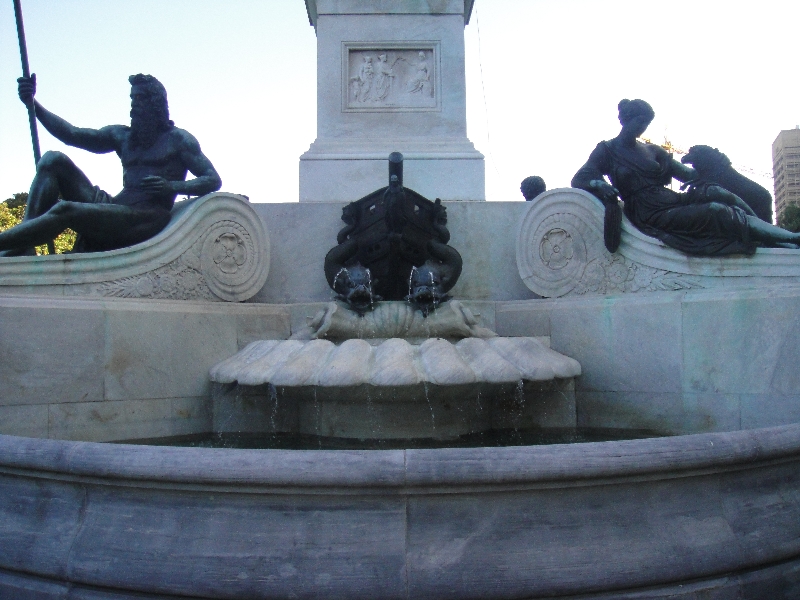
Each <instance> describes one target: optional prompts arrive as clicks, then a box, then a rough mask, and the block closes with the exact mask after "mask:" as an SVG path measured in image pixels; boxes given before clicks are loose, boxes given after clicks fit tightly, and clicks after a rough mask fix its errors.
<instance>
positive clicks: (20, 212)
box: [0, 192, 76, 255]
mask: <svg viewBox="0 0 800 600" xmlns="http://www.w3.org/2000/svg"><path fill="white" fill-rule="evenodd" d="M27 201H28V193H27V192H21V193H19V194H14V195H13V196H12V197H11V198H8V199H7V200H5V201H3V202H0V231H5V230H6V229H10V228H11V227H14V225H19V224H20V223H21V222H22V218H23V217H24V216H25V204H26V203H27ZM75 237H76V234H75V232H74V231H72V230H71V229H67V230H65V231H63V232H62V233H61V234H60V235H59V236H58V237H57V238H56V239H55V240H54V242H55V247H56V254H64V253H65V252H69V251H70V250H72V247H73V246H74V245H75ZM36 254H39V255H41V254H47V246H37V247H36Z"/></svg>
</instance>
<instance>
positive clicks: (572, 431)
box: [117, 428, 663, 450]
mask: <svg viewBox="0 0 800 600" xmlns="http://www.w3.org/2000/svg"><path fill="white" fill-rule="evenodd" d="M662 436H663V434H659V433H656V432H653V431H649V430H644V429H599V428H548V429H538V430H525V431H517V430H493V431H488V432H483V433H473V434H469V435H464V436H461V437H459V438H456V439H453V440H435V439H353V438H333V437H324V436H316V435H304V434H297V433H202V434H194V435H186V436H177V437H165V438H149V439H138V440H120V441H119V442H117V443H126V444H140V445H148V446H187V447H192V448H235V449H240V450H244V449H251V450H259V449H261V450H267V449H271V450H398V449H404V448H481V447H490V446H495V447H496V446H543V445H548V444H579V443H585V442H611V441H618V440H636V439H643V438H652V437H662Z"/></svg>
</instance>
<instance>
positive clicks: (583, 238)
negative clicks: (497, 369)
mask: <svg viewBox="0 0 800 600" xmlns="http://www.w3.org/2000/svg"><path fill="white" fill-rule="evenodd" d="M526 209H527V210H526V213H525V215H524V217H523V218H522V220H521V221H520V224H519V227H518V233H517V267H518V269H519V275H520V277H521V278H522V280H523V281H524V282H525V285H527V286H528V288H529V289H530V290H531V291H532V292H534V293H536V294H538V295H540V296H544V297H547V298H556V297H561V296H566V295H572V296H576V295H577V296H581V295H587V294H588V295H592V294H629V293H641V292H654V291H674V290H691V289H733V288H735V289H758V288H763V287H768V286H782V285H798V284H800V252H797V251H796V250H787V249H782V248H760V249H759V250H758V251H757V252H756V254H755V255H754V256H726V257H721V258H714V257H709V258H705V257H697V256H688V255H686V254H684V253H683V252H680V251H678V250H674V249H672V248H669V247H667V246H666V245H665V244H663V243H662V242H660V241H659V240H657V239H655V238H651V237H649V236H647V235H645V234H643V233H642V232H641V231H639V230H638V229H636V227H634V226H633V225H632V224H631V223H630V221H628V219H627V218H626V217H623V221H622V240H621V243H620V246H619V249H618V250H617V251H616V252H615V253H614V254H611V253H609V252H608V250H606V248H605V246H604V244H603V206H602V204H601V203H600V201H599V200H597V199H596V198H595V197H594V196H592V195H591V194H589V193H588V192H584V191H583V190H579V189H574V188H564V189H555V190H550V191H548V192H545V193H544V194H542V195H541V196H539V197H538V198H537V199H536V202H532V203H529V205H528V206H526ZM465 262H466V261H465Z"/></svg>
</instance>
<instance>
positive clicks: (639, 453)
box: [0, 425, 800, 600]
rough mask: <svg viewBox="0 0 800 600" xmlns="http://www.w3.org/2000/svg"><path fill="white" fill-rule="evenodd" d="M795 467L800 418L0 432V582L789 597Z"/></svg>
mask: <svg viewBox="0 0 800 600" xmlns="http://www.w3.org/2000/svg"><path fill="white" fill-rule="evenodd" d="M799 462H800V426H798V425H789V426H783V427H777V428H769V429H763V430H751V431H747V432H733V433H714V434H703V435H698V436H683V437H676V438H657V439H650V440H637V441H627V442H607V443H602V444H577V445H557V446H543V447H507V448H472V449H465V448H462V449H447V450H405V451H363V452H342V451H305V452H296V451H248V450H210V449H199V448H157V447H141V446H140V447H136V446H125V445H107V444H102V445H99V444H92V443H83V442H61V441H48V440H29V439H25V438H13V437H9V436H0V489H2V492H3V493H1V494H0V595H2V596H4V597H5V596H9V597H14V598H47V599H48V600H49V599H53V598H62V597H63V593H64V585H65V584H66V583H67V582H69V586H70V594H71V595H74V596H75V597H77V598H85V599H89V598H91V599H93V600H101V599H102V600H111V599H112V598H117V599H120V598H125V599H127V598H131V599H134V598H141V597H142V595H143V597H146V598H147V597H152V598H169V597H171V596H172V597H174V596H182V597H186V596H189V597H205V598H234V597H239V598H253V597H266V596H273V597H288V596H290V595H292V594H296V595H297V596H298V597H308V598H310V597H314V598H342V597H346V598H365V599H366V598H407V597H423V598H433V597H438V598H463V597H481V598H490V599H491V598H509V597H525V598H548V597H553V596H559V597H565V598H570V597H581V598H598V599H600V598H607V597H616V598H627V599H633V598H637V597H638V598H641V597H642V596H641V594H642V591H641V590H642V588H646V589H647V595H648V597H655V598H659V597H663V598H667V597H673V598H684V599H690V598H691V599H693V600H700V599H704V598H717V597H719V598H731V597H742V598H762V597H763V598H787V599H788V598H792V597H793V595H792V594H793V592H792V590H794V589H796V588H795V587H794V586H796V585H797V582H798V560H797V556H798V555H799V554H800V542H798V540H800V529H799V528H800V518H798V515H799V514H800V501H798V498H800V476H798V473H800V470H798V463H799ZM20 475H24V476H22V477H20ZM612 482H613V485H610V484H611V483H612ZM187 574H188V576H187ZM140 594H141V595H140ZM710 594H718V595H710Z"/></svg>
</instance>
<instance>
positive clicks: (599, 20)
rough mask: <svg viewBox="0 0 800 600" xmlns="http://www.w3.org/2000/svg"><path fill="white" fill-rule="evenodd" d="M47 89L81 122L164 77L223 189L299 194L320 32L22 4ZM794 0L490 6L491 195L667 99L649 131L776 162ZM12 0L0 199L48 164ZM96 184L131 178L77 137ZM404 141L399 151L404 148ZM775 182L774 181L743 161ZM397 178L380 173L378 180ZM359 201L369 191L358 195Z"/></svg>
mask: <svg viewBox="0 0 800 600" xmlns="http://www.w3.org/2000/svg"><path fill="white" fill-rule="evenodd" d="M22 6H23V12H24V16H25V29H26V35H27V39H28V53H29V57H30V62H31V68H32V70H33V71H34V72H36V73H37V75H38V80H39V89H38V94H37V98H38V100H39V101H40V102H41V103H42V104H43V105H44V106H46V107H47V108H48V109H50V110H52V111H53V112H55V113H56V114H58V115H59V116H61V117H63V118H65V119H67V120H68V121H70V122H71V123H73V124H74V125H79V126H84V127H101V126H103V125H108V124H112V123H128V122H129V117H128V113H129V110H130V103H129V102H130V101H129V97H128V94H129V93H130V87H129V84H128V81H127V78H128V75H131V74H133V73H139V72H142V73H150V74H152V75H155V76H156V77H158V78H159V79H160V80H161V81H162V83H164V85H165V86H166V88H167V91H168V94H169V101H170V114H171V117H172V118H173V119H174V121H175V123H176V125H177V126H179V127H182V128H184V129H187V130H188V131H190V132H191V133H193V134H194V135H195V136H196V137H197V138H198V140H199V141H200V144H201V146H202V148H203V151H204V152H205V154H206V155H207V156H208V157H209V158H210V159H211V161H212V162H213V163H214V165H215V166H216V167H217V170H218V171H219V173H220V175H221V176H222V180H223V190H226V191H230V192H236V193H242V194H246V195H248V196H249V197H250V199H251V201H253V202H296V201H297V198H298V164H299V157H300V155H301V154H302V153H303V152H305V151H306V150H307V149H308V146H309V144H311V142H313V141H314V139H315V137H316V38H315V35H314V29H313V28H312V27H311V26H310V25H309V24H308V19H307V16H306V12H305V7H304V3H303V0H225V1H222V0H125V1H121V0H57V1H56V0H22ZM798 31H800V2H797V1H796V0H761V1H760V2H742V1H739V0H727V1H723V0H667V1H666V2H646V1H643V0H477V1H476V3H475V11H474V12H473V16H472V21H471V22H470V24H469V25H468V26H467V27H466V29H465V38H466V56H467V64H466V71H467V124H468V130H469V137H470V139H471V140H472V141H473V142H474V144H475V146H476V147H477V148H478V150H480V151H481V152H483V153H484V155H485V156H486V195H487V199H489V200H513V201H516V200H522V196H521V194H520V193H519V182H520V181H521V180H522V179H523V178H524V177H526V176H528V175H540V176H542V177H544V179H545V181H546V182H547V185H548V188H554V187H563V186H568V185H569V181H570V179H571V177H572V175H573V174H574V172H575V171H576V170H577V169H578V168H579V167H580V166H581V164H582V163H583V162H584V161H585V160H586V157H588V155H589V152H591V150H592V149H593V148H594V146H595V144H596V143H597V142H599V141H600V140H602V139H608V138H611V137H614V136H615V135H616V134H617V132H618V130H619V123H618V121H617V112H616V106H617V103H618V102H619V100H620V99H622V98H643V99H645V100H647V101H648V102H650V104H651V105H652V106H653V108H654V109H655V111H656V119H655V121H654V122H653V124H652V125H651V126H650V129H649V130H648V132H647V134H646V135H647V137H649V138H651V139H653V140H654V141H659V142H660V141H662V140H663V138H664V137H665V135H666V137H668V138H669V139H670V140H671V141H672V143H673V144H675V145H676V146H678V147H682V148H685V149H688V147H689V146H691V145H693V144H708V145H711V146H715V147H718V148H719V149H720V150H722V151H723V152H725V153H726V154H728V156H729V157H730V158H731V160H733V162H734V164H735V165H739V166H744V167H748V168H750V169H753V170H755V171H757V172H761V173H769V172H771V169H772V157H771V145H772V142H773V140H774V139H775V138H776V137H777V135H778V133H779V132H780V131H781V130H782V129H791V128H793V127H795V126H796V125H798V124H800V75H798V73H800V42H799V41H798V40H800V35H799V34H798ZM20 74H21V67H20V61H19V53H18V46H17V39H16V31H15V28H14V14H13V7H12V2H11V1H10V0H6V2H3V3H2V6H0V199H2V198H6V197H8V196H10V195H11V194H12V193H14V192H20V191H26V190H27V189H28V186H29V185H30V180H31V178H32V177H33V174H34V165H33V155H32V151H31V148H30V136H29V132H28V124H27V114H26V111H25V108H24V107H23V105H22V104H21V103H20V102H19V100H18V99H17V97H16V78H17V77H19V75H20ZM40 136H41V146H42V151H43V152H44V151H46V150H62V151H65V152H67V153H68V154H69V155H70V157H71V158H72V159H73V160H74V161H75V162H76V163H77V164H78V166H79V167H81V168H82V169H83V170H84V172H85V173H86V174H87V175H88V176H89V178H90V179H91V180H92V181H93V183H95V184H97V185H99V186H100V187H101V188H103V189H105V190H106V191H108V192H110V193H117V192H118V191H119V189H120V188H121V173H122V170H121V167H120V165H119V160H118V158H117V157H116V155H115V154H113V153H112V154H108V155H103V156H96V155H92V154H90V153H88V152H85V151H82V150H78V149H74V148H67V147H65V146H64V145H63V144H61V143H60V142H58V141H56V140H55V139H54V138H52V137H51V136H50V135H49V134H47V132H45V131H44V130H43V128H41V127H40ZM399 150H401V151H402V149H399ZM746 174H747V175H748V176H749V177H751V178H753V179H755V180H756V181H758V182H759V183H761V184H762V185H764V186H765V187H767V188H768V189H769V190H770V191H772V182H771V178H769V177H760V178H759V177H757V176H755V175H753V174H752V173H746ZM381 185H383V182H376V188H377V187H380V186H381ZM355 199H356V198H354V200H355Z"/></svg>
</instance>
